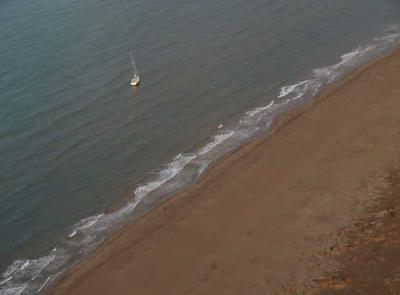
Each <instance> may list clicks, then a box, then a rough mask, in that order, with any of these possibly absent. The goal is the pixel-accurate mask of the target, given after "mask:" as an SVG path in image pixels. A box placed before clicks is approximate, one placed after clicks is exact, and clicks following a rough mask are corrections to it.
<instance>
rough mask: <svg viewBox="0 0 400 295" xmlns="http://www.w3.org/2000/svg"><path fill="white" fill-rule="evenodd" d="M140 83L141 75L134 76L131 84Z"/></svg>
mask: <svg viewBox="0 0 400 295" xmlns="http://www.w3.org/2000/svg"><path fill="white" fill-rule="evenodd" d="M139 83H140V79H139V77H135V78H132V80H131V86H137V85H139Z"/></svg>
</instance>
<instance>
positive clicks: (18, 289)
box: [0, 284, 27, 295]
mask: <svg viewBox="0 0 400 295" xmlns="http://www.w3.org/2000/svg"><path fill="white" fill-rule="evenodd" d="M26 287H27V284H22V285H18V286H12V287H8V288H4V289H0V294H1V295H21V294H22V292H24V290H25V289H26Z"/></svg>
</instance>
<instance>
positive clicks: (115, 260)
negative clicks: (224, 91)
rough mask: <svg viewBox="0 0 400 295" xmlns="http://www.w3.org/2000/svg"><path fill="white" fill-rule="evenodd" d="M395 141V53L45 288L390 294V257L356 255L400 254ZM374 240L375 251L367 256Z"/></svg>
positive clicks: (399, 84)
mask: <svg viewBox="0 0 400 295" xmlns="http://www.w3.org/2000/svg"><path fill="white" fill-rule="evenodd" d="M399 143H400V52H399V51H398V52H395V53H393V54H392V55H390V56H388V57H385V58H382V59H380V60H378V61H375V62H372V63H370V64H369V65H367V66H365V67H364V68H362V69H360V70H358V71H357V72H355V73H353V74H352V75H350V77H348V78H347V79H346V81H343V82H341V83H340V84H339V85H336V86H335V87H332V88H330V89H329V90H327V91H325V93H323V94H322V95H321V96H320V97H319V98H318V99H316V101H315V102H314V103H313V104H312V105H311V106H308V107H303V108H302V109H301V110H297V111H296V112H292V113H291V114H289V115H287V116H286V117H284V118H282V119H281V120H280V121H279V123H278V124H277V125H276V126H275V128H274V131H273V132H272V133H271V134H270V135H268V136H266V137H264V138H261V139H259V140H256V141H254V142H252V143H250V144H248V145H247V146H245V147H244V148H242V149H240V150H239V151H237V152H235V153H234V154H232V155H229V156H228V157H226V158H225V159H224V160H222V161H220V163H219V164H218V165H216V167H214V168H212V169H211V171H210V172H209V173H208V175H207V176H206V177H205V179H204V180H202V181H201V182H200V183H199V184H197V185H195V186H194V187H193V188H191V189H190V190H188V191H186V192H183V193H180V194H178V195H177V196H176V197H174V198H172V199H171V200H170V201H168V202H166V203H164V204H163V205H161V206H159V207H158V208H157V209H155V210H153V211H152V212H150V213H149V214H147V215H146V216H144V217H143V218H141V219H140V220H139V221H138V222H136V223H135V224H132V225H129V226H127V227H126V228H125V229H124V230H122V231H121V232H120V233H118V234H117V235H116V236H114V237H113V238H112V239H110V241H108V242H107V243H106V244H104V245H103V246H102V247H100V248H99V249H98V250H97V251H96V253H95V254H94V255H93V256H92V257H90V258H89V259H87V260H86V261H84V262H83V263H81V265H80V266H78V267H77V268H76V269H75V270H74V271H73V272H72V273H71V274H69V275H68V276H67V277H66V278H65V279H63V280H62V281H61V282H60V284H59V285H58V286H57V287H56V289H55V290H53V294H58V295H61V294H65V295H66V294H68V295H69V294H71V295H72V294H85V295H90V294H96V295H99V294H115V295H117V294H124V295H126V294H141V295H146V294H149V295H150V294H152V295H157V294H162V295H168V294H171V295H179V294H246V295H251V294H286V293H289V294H301V293H303V292H305V293H311V294H318V293H321V294H342V293H343V294H357V292H358V291H357V290H361V289H362V288H364V289H362V290H364V292H361V293H360V294H368V292H369V291H368V290H381V291H382V292H380V291H379V292H377V293H376V292H375V291H373V292H372V291H371V292H372V293H371V294H390V292H395V291H393V290H395V288H396V284H398V283H396V280H397V279H398V278H399V277H398V275H399V274H400V271H399V269H398V268H396V267H397V265H394V266H393V263H392V264H391V265H390V266H387V267H386V270H387V272H386V273H387V274H388V275H389V273H390V276H391V278H389V279H386V278H384V275H381V274H383V273H384V271H383V270H381V269H382V268H384V266H382V268H378V269H376V271H375V273H374V272H373V271H372V269H373V267H370V268H369V269H371V271H369V269H367V271H366V268H365V267H363V265H375V266H376V265H379V263H383V262H384V261H390V260H391V259H396V258H398V256H399V251H400V248H399V239H397V238H398V237H399V231H400V230H393V229H398V228H399V224H400V219H399V218H395V216H396V212H397V211H396V210H398V209H399V207H398V206H397V204H398V203H396V202H395V201H394V200H395V197H396V196H398V194H400V189H398V188H397V189H394V187H395V183H396V181H399V182H400V177H399V176H398V175H399V174H398V172H396V171H397V170H396V169H397V167H398V166H397V165H398V159H399V156H400V153H399ZM396 173H397V174H396ZM393 175H394V176H393ZM390 177H392V178H390ZM397 178H399V179H397ZM390 179H392V180H393V179H397V180H396V181H394V180H393V181H392V180H390ZM390 198H391V199H390ZM390 200H392V201H390ZM385 204H386V205H385ZM388 204H391V205H390V206H389V205H388ZM396 206H397V207H396ZM389 207H390V208H389ZM371 208H373V209H371ZM382 210H383V211H382ZM385 210H386V211H385ZM382 212H383V213H382ZM374 216H375V217H374ZM377 216H378V217H377ZM379 216H381V217H382V218H381V219H379V218H380V217H379ZM371 218H372V219H371ZM374 218H375V219H376V218H378V219H379V222H377V221H376V220H375V223H374ZM375 226H382V227H381V228H379V229H377V230H375V229H374V228H375ZM376 228H378V227H376ZM390 232H392V234H390ZM361 233H364V234H366V235H367V236H362V234H361ZM378 233H379V234H380V235H379V236H377V234H378ZM394 233H397V236H396V237H394V236H393V234H394ZM390 237H391V238H390ZM387 241H388V243H386V242H387ZM389 241H391V242H390V243H389ZM372 243H378V244H379V243H380V244H379V245H378V244H377V245H372ZM387 245H390V249H389V248H388V249H389V250H388V251H386V252H385V251H383V248H385V247H386V246H387ZM368 247H370V248H368ZM376 247H378V250H377V251H375V252H379V251H380V250H379V249H381V250H382V251H381V252H379V253H380V254H381V255H378V256H376V257H375V256H374V257H375V258H374V259H372V258H371V257H373V256H371V255H372V254H371V255H370V254H368V253H370V252H368V251H372V252H374V251H373V249H375V248H376ZM379 247H381V248H379ZM368 249H369V250H368ZM371 249H372V250H371ZM385 249H386V248H385ZM352 251H353V252H352ZM363 251H364V252H363ZM372 252H371V253H372ZM357 253H358V254H357ZM363 253H364V254H363ZM349 255H350V256H349ZM357 255H358V256H357ZM385 255H386V256H385ZM354 257H356V259H355V260H354V261H353V262H354V263H356V264H354V265H351V264H349V263H350V261H352V260H351V259H353V258H354ZM357 257H358V258H357ZM382 257H383V258H382ZM385 259H386V260H385ZM357 261H358V262H357ZM357 263H359V264H358V265H357ZM363 263H364V264H363ZM368 263H369V264H368ZM374 263H375V264H374ZM361 270H363V271H364V273H362V274H361V273H360V272H361ZM396 271H397V274H396ZM371 277H372V278H373V279H371V280H368V278H371ZM357 280H358V281H357ZM377 281H379V283H376V282H377ZM386 281H387V282H388V283H387V284H385V283H382V282H386ZM357 282H358V283H357ZM370 283H371V284H375V285H374V286H376V289H371V288H369V287H368V286H369V285H368V284H370ZM360 288H361V289H360ZM385 288H387V290H386V289H385ZM348 290H350V291H351V292H350V293H346V291H348ZM365 290H367V291H365ZM384 290H385V291H384ZM386 291H387V292H386ZM332 292H333V293H332ZM337 292H342V293H337ZM393 294H398V293H393Z"/></svg>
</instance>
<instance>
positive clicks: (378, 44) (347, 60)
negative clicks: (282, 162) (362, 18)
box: [0, 25, 400, 295]
mask: <svg viewBox="0 0 400 295" xmlns="http://www.w3.org/2000/svg"><path fill="white" fill-rule="evenodd" d="M399 31H400V26H398V25H397V26H396V27H393V28H390V33H388V34H387V35H385V36H383V37H380V38H376V39H375V40H374V42H373V43H372V44H371V45H368V46H363V47H358V48H356V49H354V50H353V51H351V52H348V53H346V54H343V55H342V56H341V57H340V60H339V61H338V62H337V63H336V64H333V65H330V66H327V67H321V68H317V69H315V70H313V76H312V77H309V78H310V79H308V80H304V81H300V82H297V83H294V84H292V85H287V86H284V87H282V88H281V89H280V93H279V95H278V96H277V98H286V99H282V100H281V101H280V100H276V101H275V100H273V101H271V102H270V103H269V104H268V105H266V106H262V107H257V108H255V109H253V110H250V111H247V112H246V115H245V116H243V117H242V118H241V119H240V121H239V123H238V125H237V126H236V128H234V129H231V130H234V131H229V132H224V133H221V131H220V130H219V129H221V128H222V127H224V124H220V125H218V127H217V129H218V130H219V131H216V133H218V134H216V135H214V136H213V137H212V140H211V141H210V142H209V143H207V144H206V145H205V146H203V147H201V148H200V149H199V150H198V151H197V152H195V153H193V154H188V155H183V154H179V155H177V156H176V157H175V158H174V159H173V160H172V161H171V162H170V163H169V164H167V165H166V166H165V168H164V169H163V170H161V171H160V172H159V173H158V174H157V176H156V177H155V179H153V180H151V181H149V182H147V183H146V184H143V185H141V186H139V187H137V188H136V190H135V191H134V196H135V197H134V198H133V199H132V200H131V201H130V202H128V204H126V205H125V206H124V207H122V208H121V209H119V210H118V211H116V212H113V213H110V214H105V213H102V214H98V215H94V216H91V217H88V218H85V219H82V220H81V221H80V222H78V223H77V224H76V225H75V226H74V227H73V228H72V229H71V232H70V233H69V234H68V237H69V238H72V237H75V236H76V238H74V239H65V240H64V241H63V243H65V244H63V245H62V246H61V249H59V250H57V251H56V248H54V249H53V250H52V252H51V254H50V255H47V256H44V257H41V258H39V259H32V260H29V259H21V260H16V261H14V262H13V263H12V264H11V265H10V266H9V267H8V268H7V269H6V271H5V272H4V273H3V274H2V276H1V280H0V294H1V295H11V294H12V295H19V294H22V293H23V292H25V293H28V292H31V290H33V289H34V290H37V292H40V291H41V290H42V289H43V288H44V287H45V286H46V285H47V284H48V283H49V281H50V280H51V276H47V277H46V276H45V275H48V274H49V273H53V272H54V271H56V272H61V271H62V268H61V267H63V265H64V264H65V263H66V262H67V261H68V260H69V259H70V258H71V255H73V254H71V253H72V252H73V251H77V250H79V251H80V252H81V253H82V252H83V253H85V251H89V250H88V249H92V248H93V247H92V246H95V245H97V244H98V243H99V242H100V241H101V236H99V235H97V234H98V233H100V232H102V231H104V230H105V229H107V228H109V227H110V226H112V225H115V224H118V223H119V222H120V221H122V220H123V219H124V218H125V217H126V216H128V215H129V214H131V213H132V212H133V210H134V209H135V208H136V206H137V205H138V204H139V203H140V201H141V200H142V199H143V198H144V197H145V196H146V195H147V194H149V193H150V192H153V191H154V190H156V189H158V188H160V187H161V186H162V185H163V184H165V183H166V182H168V181H169V180H171V179H172V178H174V177H175V176H177V175H178V174H179V173H181V172H182V170H183V169H184V167H185V166H186V165H188V164H189V163H190V162H192V161H193V163H195V164H196V165H198V170H199V172H198V174H197V175H199V174H201V173H202V172H203V171H204V170H205V169H206V167H207V166H208V165H209V164H210V163H211V162H212V161H213V160H214V159H216V158H217V156H218V155H216V154H214V153H212V154H211V157H209V156H207V157H202V158H201V159H200V161H196V160H197V159H196V158H199V157H201V156H203V155H206V154H207V153H209V152H210V151H212V150H213V149H215V148H216V147H217V146H219V145H224V151H226V150H229V149H232V148H234V147H235V144H232V142H233V140H234V141H235V142H236V141H238V144H240V142H243V141H245V140H247V139H248V138H250V137H251V136H252V135H254V134H256V132H258V130H265V128H268V126H270V124H271V123H272V122H273V118H274V117H273V115H272V116H271V115H270V114H276V113H275V112H278V113H279V112H280V111H282V110H285V106H287V105H288V104H290V103H291V102H292V101H293V100H296V99H299V98H301V97H303V96H304V95H305V94H307V96H308V94H310V95H315V94H317V92H318V91H319V90H320V89H321V88H322V87H323V85H326V84H327V83H331V82H332V81H334V80H335V79H336V78H337V77H338V76H340V75H341V74H342V73H343V72H345V71H348V70H349V69H351V68H354V66H357V65H359V64H361V63H362V62H364V61H365V60H366V59H368V58H370V57H372V56H373V55H374V54H378V53H381V52H383V51H384V50H385V49H388V48H391V47H390V46H393V45H397V44H399V39H400V32H399ZM271 110H272V111H274V112H272V111H271ZM264 119H265V122H266V123H265V125H264V121H262V124H263V125H261V124H260V123H259V122H260V121H261V120H264ZM243 123H244V124H243ZM231 137H233V138H232V139H230V138H231ZM228 139H230V140H228ZM195 159H196V160H195ZM194 160H195V161H194ZM78 233H79V235H78ZM77 235H78V236H77ZM99 237H100V238H99ZM64 246H68V247H69V248H68V247H67V248H64ZM71 249H72V251H71ZM37 278H38V282H34V281H35V280H36V279H37ZM44 278H46V279H45V280H44ZM43 280H44V281H43ZM39 281H40V282H43V283H42V284H41V285H40V287H39ZM31 282H34V283H33V284H34V285H31ZM35 288H37V289H35Z"/></svg>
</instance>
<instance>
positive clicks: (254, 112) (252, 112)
mask: <svg viewBox="0 0 400 295" xmlns="http://www.w3.org/2000/svg"><path fill="white" fill-rule="evenodd" d="M274 103H275V100H272V101H271V102H270V103H269V104H268V105H266V106H263V107H258V108H255V109H254V110H251V111H247V112H246V115H247V116H249V117H253V116H254V115H257V114H258V113H260V112H262V111H266V110H268V109H270V108H271V107H272V106H273V105H274Z"/></svg>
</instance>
